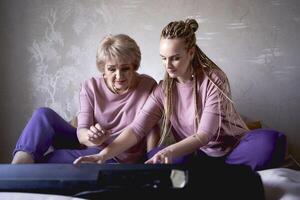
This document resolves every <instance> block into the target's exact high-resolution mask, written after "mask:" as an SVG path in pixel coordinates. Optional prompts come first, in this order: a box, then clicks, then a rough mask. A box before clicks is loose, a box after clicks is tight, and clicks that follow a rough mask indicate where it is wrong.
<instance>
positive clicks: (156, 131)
mask: <svg viewBox="0 0 300 200" xmlns="http://www.w3.org/2000/svg"><path fill="white" fill-rule="evenodd" d="M159 139H160V127H159V125H158V124H157V125H156V126H155V127H154V128H153V129H151V131H150V133H149V134H148V135H147V152H149V151H151V150H152V149H153V148H155V147H157V144H158V141H159Z"/></svg>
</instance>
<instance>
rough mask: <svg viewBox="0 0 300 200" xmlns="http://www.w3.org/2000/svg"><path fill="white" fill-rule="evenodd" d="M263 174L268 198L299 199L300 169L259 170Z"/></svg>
mask: <svg viewBox="0 0 300 200" xmlns="http://www.w3.org/2000/svg"><path fill="white" fill-rule="evenodd" d="M258 173H259V175H260V176H261V179H262V182H263V186H264V191H265V197H266V200H273V199H274V200H279V199H280V200H299V199H300V171H298V170H295V169H289V168H274V169H267V170H261V171H258Z"/></svg>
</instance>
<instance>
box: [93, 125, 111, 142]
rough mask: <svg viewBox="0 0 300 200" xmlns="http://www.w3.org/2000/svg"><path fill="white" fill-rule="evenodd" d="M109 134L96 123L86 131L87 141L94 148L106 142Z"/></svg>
mask: <svg viewBox="0 0 300 200" xmlns="http://www.w3.org/2000/svg"><path fill="white" fill-rule="evenodd" d="M110 134H111V133H110V132H109V131H107V130H104V129H103V128H102V127H101V126H100V124H98V123H97V124H95V125H94V126H91V127H90V129H89V130H88V140H89V141H90V142H91V143H93V144H95V145H96V146H99V145H101V144H102V143H103V142H105V141H106V140H107V138H108V137H109V135H110Z"/></svg>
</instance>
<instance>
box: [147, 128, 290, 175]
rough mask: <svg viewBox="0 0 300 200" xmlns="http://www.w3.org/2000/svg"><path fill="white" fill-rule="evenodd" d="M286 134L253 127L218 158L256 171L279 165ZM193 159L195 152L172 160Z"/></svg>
mask: <svg viewBox="0 0 300 200" xmlns="http://www.w3.org/2000/svg"><path fill="white" fill-rule="evenodd" d="M286 145H287V142H286V136H285V135H284V134H283V133H280V132H277V131H275V130H271V129H255V130H252V131H249V132H248V133H247V134H246V135H245V137H244V138H243V139H242V140H241V142H240V143H239V145H238V146H236V147H235V148H234V149H233V150H232V151H231V152H230V153H229V154H228V155H226V156H224V157H221V158H214V159H220V160H223V161H225V163H227V164H233V165H240V164H242V165H247V166H250V167H251V169H253V170H255V171H258V170H263V169H269V168H275V167H279V166H280V165H281V164H282V163H283V161H284V157H285V153H286V147H287V146H286ZM163 148H164V147H158V148H155V149H153V150H152V151H150V152H149V155H148V156H149V157H152V156H153V155H154V154H155V153H157V152H158V151H159V150H161V149H163ZM196 155H197V156H196V158H197V159H199V158H205V157H207V156H208V155H206V154H205V153H204V152H203V151H201V150H199V151H197V152H196ZM191 159H195V154H190V155H187V156H183V157H179V158H176V159H175V160H173V163H175V164H181V163H186V162H190V161H191Z"/></svg>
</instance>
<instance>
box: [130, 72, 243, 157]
mask: <svg viewBox="0 0 300 200" xmlns="http://www.w3.org/2000/svg"><path fill="white" fill-rule="evenodd" d="M211 77H212V80H213V81H214V82H215V83H216V84H217V85H218V86H220V85H222V78H220V77H222V75H221V74H219V73H218V75H217V73H216V72H215V73H213V74H212V75H211ZM173 91H174V94H173V104H174V107H173V113H172V115H171V119H170V121H171V124H172V132H173V134H174V136H175V139H176V140H177V141H180V140H182V139H184V138H186V137H188V136H190V135H193V134H194V133H195V114H194V113H195V109H194V107H195V105H194V98H193V83H192V81H190V82H187V83H184V84H183V83H177V82H176V83H175V86H174V90H173ZM198 94H199V96H198V97H197V98H198V102H199V105H198V106H199V111H200V124H199V126H198V130H197V133H204V134H207V136H208V138H209V139H210V142H209V143H208V144H206V145H205V146H203V147H201V148H200V149H201V150H202V151H204V152H205V153H206V154H208V155H210V156H214V157H219V156H223V155H225V154H227V153H228V152H229V151H230V150H231V149H232V148H233V147H234V146H235V145H236V144H237V142H238V141H239V140H240V138H241V136H242V135H244V133H245V132H246V129H244V128H242V127H243V126H242V122H241V121H240V120H237V119H235V120H233V119H229V117H228V116H226V115H225V112H224V110H222V112H221V122H222V124H221V128H220V133H219V135H218V127H219V120H220V111H219V110H220V107H219V105H220V104H219V103H220V98H219V95H220V91H219V90H218V89H217V87H216V86H215V85H214V84H213V83H212V82H211V81H210V80H209V79H208V77H207V76H206V75H204V74H203V75H201V76H200V77H199V78H198ZM163 102H164V93H163V88H162V81H161V82H160V83H159V85H158V86H157V87H156V89H155V90H154V91H153V92H152V94H151V95H150V97H149V98H148V100H147V102H146V104H145V106H144V107H143V110H142V111H141V113H140V114H139V115H138V117H137V118H136V119H135V121H134V122H133V123H132V124H131V125H130V126H131V128H132V129H133V130H134V132H135V133H136V134H137V135H138V136H139V137H143V136H145V135H146V134H147V132H148V131H149V130H150V129H151V127H153V125H154V124H156V123H157V122H158V121H159V119H160V118H161V116H162V114H163ZM221 104H222V102H221ZM229 133H231V135H232V134H233V135H234V136H231V135H229Z"/></svg>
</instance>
